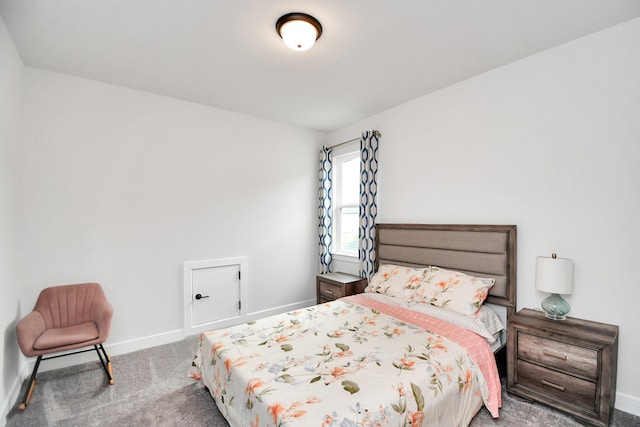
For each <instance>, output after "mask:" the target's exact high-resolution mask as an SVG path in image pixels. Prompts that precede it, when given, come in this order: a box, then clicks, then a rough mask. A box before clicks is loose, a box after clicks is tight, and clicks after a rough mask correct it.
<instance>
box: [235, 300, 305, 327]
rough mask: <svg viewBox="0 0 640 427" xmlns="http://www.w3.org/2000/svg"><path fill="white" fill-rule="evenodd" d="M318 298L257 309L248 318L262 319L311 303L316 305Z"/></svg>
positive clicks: (250, 319) (251, 319)
mask: <svg viewBox="0 0 640 427" xmlns="http://www.w3.org/2000/svg"><path fill="white" fill-rule="evenodd" d="M315 304H316V300H315V298H314V299H308V300H305V301H298V302H294V303H292V304H287V305H281V306H280V307H275V308H269V309H267V310H261V311H255V312H253V313H249V314H248V315H247V318H248V320H249V321H253V320H258V319H262V318H263V317H268V316H272V315H274V314H280V313H286V312H288V311H292V310H297V309H299V308H305V307H309V306H310V305H315Z"/></svg>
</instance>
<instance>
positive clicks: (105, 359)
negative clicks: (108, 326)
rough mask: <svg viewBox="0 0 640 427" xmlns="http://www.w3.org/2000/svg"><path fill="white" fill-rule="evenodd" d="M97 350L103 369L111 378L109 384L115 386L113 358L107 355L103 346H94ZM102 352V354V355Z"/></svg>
mask: <svg viewBox="0 0 640 427" xmlns="http://www.w3.org/2000/svg"><path fill="white" fill-rule="evenodd" d="M93 347H94V348H95V349H96V353H98V358H100V363H102V367H103V368H104V371H105V372H106V374H107V376H108V377H109V384H110V385H112V384H113V368H112V367H111V358H110V357H109V355H108V354H107V351H106V350H105V349H104V346H103V345H102V344H98V345H94V346H93ZM100 351H102V353H100Z"/></svg>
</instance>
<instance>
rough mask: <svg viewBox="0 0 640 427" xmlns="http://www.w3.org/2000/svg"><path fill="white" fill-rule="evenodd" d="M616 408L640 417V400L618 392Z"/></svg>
mask: <svg viewBox="0 0 640 427" xmlns="http://www.w3.org/2000/svg"><path fill="white" fill-rule="evenodd" d="M615 408H616V409H617V410H619V411H623V412H627V413H629V414H633V415H635V416H637V417H640V398H638V397H635V396H631V395H629V394H626V393H620V392H619V391H618V392H616V404H615Z"/></svg>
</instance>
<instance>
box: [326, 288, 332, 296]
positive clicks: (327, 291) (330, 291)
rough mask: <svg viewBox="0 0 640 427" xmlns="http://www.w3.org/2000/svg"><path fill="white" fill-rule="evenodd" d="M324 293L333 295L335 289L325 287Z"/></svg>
mask: <svg viewBox="0 0 640 427" xmlns="http://www.w3.org/2000/svg"><path fill="white" fill-rule="evenodd" d="M324 293H325V294H329V295H333V291H332V290H331V289H325V290H324Z"/></svg>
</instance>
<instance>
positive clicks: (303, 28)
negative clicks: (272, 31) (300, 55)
mask: <svg viewBox="0 0 640 427" xmlns="http://www.w3.org/2000/svg"><path fill="white" fill-rule="evenodd" d="M280 35H281V36H282V40H283V41H284V44H286V45H287V46H288V47H289V48H290V49H293V50H299V51H302V50H308V49H310V48H311V46H313V44H314V43H315V42H316V39H317V38H318V30H316V28H315V27H314V26H313V25H311V24H310V23H309V22H306V21H302V20H295V21H289V22H286V23H285V24H283V25H282V27H280Z"/></svg>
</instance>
